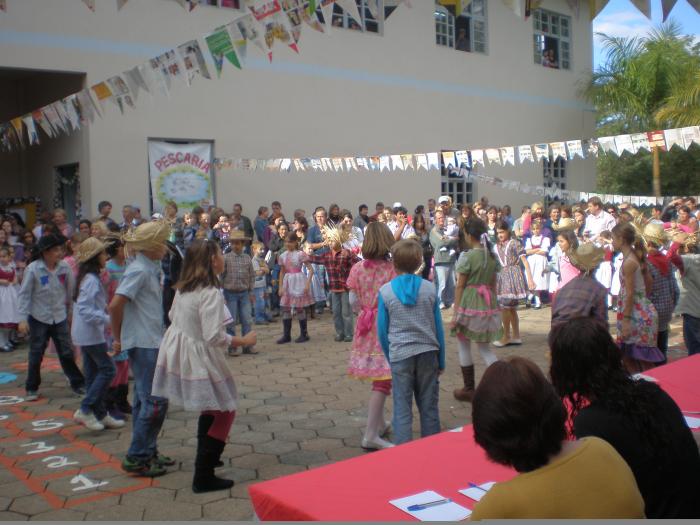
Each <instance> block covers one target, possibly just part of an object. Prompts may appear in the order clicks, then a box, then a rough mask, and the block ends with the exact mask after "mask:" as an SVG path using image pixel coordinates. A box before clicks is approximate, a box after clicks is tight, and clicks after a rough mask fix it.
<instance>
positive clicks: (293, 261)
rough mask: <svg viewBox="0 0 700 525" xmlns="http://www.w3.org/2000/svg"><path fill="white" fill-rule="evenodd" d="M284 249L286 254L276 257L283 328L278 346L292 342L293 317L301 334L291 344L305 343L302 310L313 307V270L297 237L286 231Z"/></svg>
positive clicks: (306, 335)
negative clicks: (302, 271) (294, 316)
mask: <svg viewBox="0 0 700 525" xmlns="http://www.w3.org/2000/svg"><path fill="white" fill-rule="evenodd" d="M285 249H286V251H285V252H284V253H282V254H281V255H280V256H279V258H278V261H279V265H280V277H279V281H280V283H282V285H281V286H280V287H279V292H278V293H279V296H280V308H281V309H282V324H283V326H284V334H283V335H282V337H281V338H280V339H278V340H277V344H278V345H281V344H284V343H289V342H290V341H291V340H292V316H293V315H296V318H297V319H298V321H299V331H300V332H301V333H300V335H299V337H297V338H296V339H295V340H294V342H295V343H304V342H306V341H308V340H309V333H308V331H307V329H306V307H307V306H311V305H312V304H314V299H313V297H312V296H311V279H313V276H314V271H313V268H311V263H309V256H308V255H306V254H305V253H304V252H302V251H299V237H297V234H296V233H294V232H289V233H288V234H287V239H286V241H285ZM302 266H304V267H305V268H306V270H307V275H308V276H304V274H303V273H301V268H302Z"/></svg>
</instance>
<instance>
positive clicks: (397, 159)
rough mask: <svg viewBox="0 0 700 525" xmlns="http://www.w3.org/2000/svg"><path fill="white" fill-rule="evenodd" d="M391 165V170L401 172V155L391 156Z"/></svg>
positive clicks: (402, 167)
mask: <svg viewBox="0 0 700 525" xmlns="http://www.w3.org/2000/svg"><path fill="white" fill-rule="evenodd" d="M391 165H392V169H400V170H403V169H404V166H403V161H402V160H401V155H391Z"/></svg>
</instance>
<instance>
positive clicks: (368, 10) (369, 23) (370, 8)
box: [316, 0, 397, 34]
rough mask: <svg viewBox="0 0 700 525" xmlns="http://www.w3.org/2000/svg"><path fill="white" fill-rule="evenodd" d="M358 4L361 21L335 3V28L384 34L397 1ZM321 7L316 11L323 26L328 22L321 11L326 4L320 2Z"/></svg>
mask: <svg viewBox="0 0 700 525" xmlns="http://www.w3.org/2000/svg"><path fill="white" fill-rule="evenodd" d="M355 2H356V3H357V11H358V13H359V15H360V19H359V20H355V16H356V14H357V13H354V12H352V13H348V12H346V11H345V10H344V9H343V8H342V7H340V6H339V5H338V4H336V3H333V14H332V19H331V23H332V24H333V27H342V28H344V29H352V30H353V31H362V30H363V28H364V30H365V31H368V32H370V33H378V34H382V33H383V32H384V20H386V19H387V18H388V17H389V15H391V13H393V12H394V9H396V5H397V3H396V0H355ZM317 4H318V5H319V7H318V9H317V10H316V14H317V16H318V19H319V20H320V22H321V23H322V24H325V23H326V21H325V19H324V18H323V12H322V10H321V7H320V6H322V5H324V4H325V2H322V1H318V2H317Z"/></svg>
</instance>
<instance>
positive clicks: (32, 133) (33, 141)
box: [22, 114, 39, 146]
mask: <svg viewBox="0 0 700 525" xmlns="http://www.w3.org/2000/svg"><path fill="white" fill-rule="evenodd" d="M22 122H24V127H26V128H27V136H28V137H29V145H30V146H34V145H37V146H38V145H39V134H38V133H37V132H36V126H35V125H34V119H33V118H32V115H31V114H29V115H25V116H24V117H22Z"/></svg>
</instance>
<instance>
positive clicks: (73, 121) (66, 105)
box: [56, 95, 80, 131]
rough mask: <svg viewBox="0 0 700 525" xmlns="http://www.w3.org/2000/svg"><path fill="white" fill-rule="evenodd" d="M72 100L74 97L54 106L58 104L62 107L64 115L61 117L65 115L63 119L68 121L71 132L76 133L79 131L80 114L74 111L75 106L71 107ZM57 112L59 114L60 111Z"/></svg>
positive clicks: (71, 96)
mask: <svg viewBox="0 0 700 525" xmlns="http://www.w3.org/2000/svg"><path fill="white" fill-rule="evenodd" d="M74 98H75V95H70V96H68V97H66V98H64V99H63V100H61V102H60V103H59V102H57V103H56V104H57V105H59V104H60V106H62V107H63V111H64V114H62V115H61V116H62V117H64V115H65V117H64V118H66V119H68V122H69V123H70V125H71V128H73V131H78V130H80V114H79V113H78V111H77V110H76V109H75V105H73V99H74ZM58 112H59V114H60V113H61V110H60V109H59V110H58Z"/></svg>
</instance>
